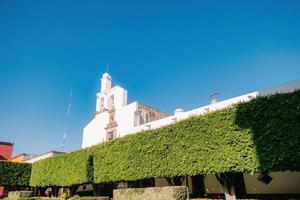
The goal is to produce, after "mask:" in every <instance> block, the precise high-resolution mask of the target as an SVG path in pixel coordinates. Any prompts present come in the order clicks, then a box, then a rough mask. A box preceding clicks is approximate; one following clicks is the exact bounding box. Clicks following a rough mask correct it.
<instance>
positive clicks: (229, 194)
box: [225, 186, 236, 200]
mask: <svg viewBox="0 0 300 200" xmlns="http://www.w3.org/2000/svg"><path fill="white" fill-rule="evenodd" d="M225 189H226V188H225ZM225 199H226V200H236V196H235V190H234V187H233V186H232V187H231V189H230V191H228V190H227V189H226V190H225Z"/></svg>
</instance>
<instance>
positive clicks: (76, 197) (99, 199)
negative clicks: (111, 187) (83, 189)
mask: <svg viewBox="0 0 300 200" xmlns="http://www.w3.org/2000/svg"><path fill="white" fill-rule="evenodd" d="M109 199H110V198H109V197H104V196H103V197H91V196H84V197H80V196H79V195H74V196H73V197H71V198H69V200H109Z"/></svg>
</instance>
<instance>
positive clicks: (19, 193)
mask: <svg viewBox="0 0 300 200" xmlns="http://www.w3.org/2000/svg"><path fill="white" fill-rule="evenodd" d="M31 195H32V191H12V192H9V193H8V198H9V199H20V198H28V197H30V196H31Z"/></svg>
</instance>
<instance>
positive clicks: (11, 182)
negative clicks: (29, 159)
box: [0, 161, 31, 186]
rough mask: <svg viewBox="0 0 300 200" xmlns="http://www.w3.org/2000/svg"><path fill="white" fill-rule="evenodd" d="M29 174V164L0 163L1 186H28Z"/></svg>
mask: <svg viewBox="0 0 300 200" xmlns="http://www.w3.org/2000/svg"><path fill="white" fill-rule="evenodd" d="M30 174H31V165H30V164H27V163H15V162H9V161H0V185H1V186H28V185H29V180H30Z"/></svg>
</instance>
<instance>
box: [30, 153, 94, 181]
mask: <svg viewBox="0 0 300 200" xmlns="http://www.w3.org/2000/svg"><path fill="white" fill-rule="evenodd" d="M90 163H91V162H90V161H89V154H88V153H87V149H83V150H79V151H74V152H72V153H69V154H63V155H58V156H54V157H51V158H47V159H44V160H41V161H38V162H35V163H33V164H32V174H31V179H30V185H31V186H71V185H76V184H82V183H88V182H91V181H92V177H91V174H92V173H91V170H92V169H91V166H90Z"/></svg>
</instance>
